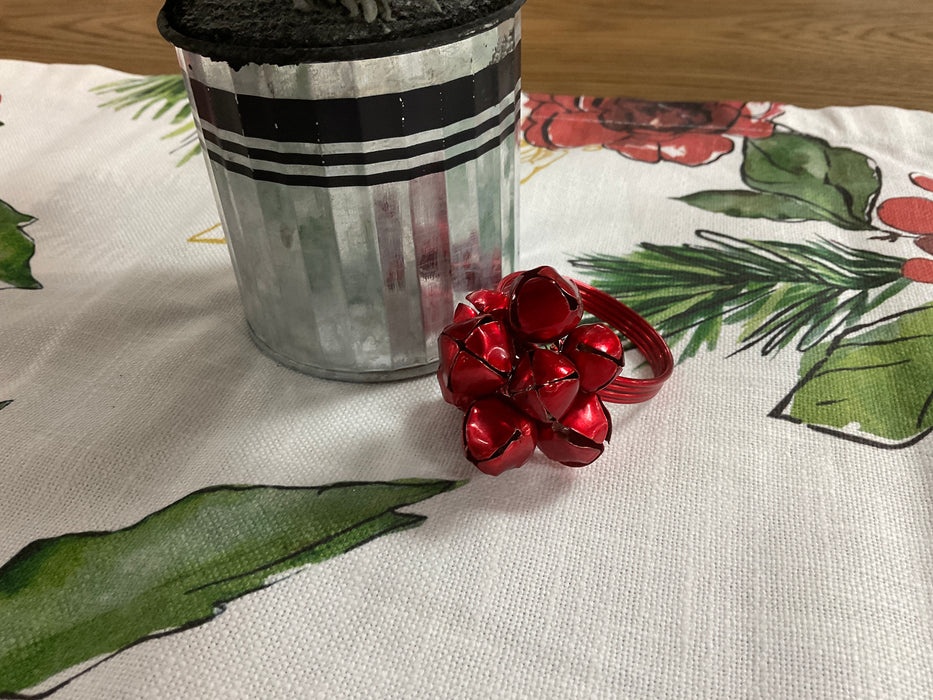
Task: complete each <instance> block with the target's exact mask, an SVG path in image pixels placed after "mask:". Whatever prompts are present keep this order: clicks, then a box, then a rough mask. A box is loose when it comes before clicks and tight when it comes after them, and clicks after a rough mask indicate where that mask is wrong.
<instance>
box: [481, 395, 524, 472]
mask: <svg viewBox="0 0 933 700" xmlns="http://www.w3.org/2000/svg"><path fill="white" fill-rule="evenodd" d="M536 443H537V427H536V426H535V422H534V421H533V420H532V419H531V418H529V417H528V416H527V415H525V414H524V413H522V412H521V411H520V410H518V409H517V408H515V406H513V405H512V404H511V403H510V402H509V401H508V400H507V399H505V398H503V397H501V396H488V397H486V398H482V399H479V400H477V401H475V402H474V403H473V404H472V405H471V406H470V407H469V409H468V410H467V412H466V416H464V419H463V451H464V453H465V454H466V457H467V459H468V460H470V461H471V462H472V463H473V464H475V465H476V466H477V468H478V469H479V470H480V471H482V472H485V473H486V474H490V475H492V476H498V475H499V474H501V473H502V472H504V471H506V470H507V469H516V468H518V467H520V466H522V465H523V464H524V463H525V462H526V461H528V458H529V457H531V455H532V453H533V452H534V451H535V445H536Z"/></svg>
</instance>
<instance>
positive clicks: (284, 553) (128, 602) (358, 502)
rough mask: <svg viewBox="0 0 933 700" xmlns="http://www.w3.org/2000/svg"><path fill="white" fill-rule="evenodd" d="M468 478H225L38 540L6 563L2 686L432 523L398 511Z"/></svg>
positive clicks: (0, 626)
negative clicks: (294, 484) (274, 482)
mask: <svg viewBox="0 0 933 700" xmlns="http://www.w3.org/2000/svg"><path fill="white" fill-rule="evenodd" d="M463 483H465V482H453V481H439V480H438V481H435V480H424V479H411V480H402V481H392V482H375V483H338V484H331V485H327V486H320V487H309V488H288V487H275V486H220V487H215V488H209V489H205V490H202V491H196V492H195V493H192V494H190V495H188V496H186V497H185V498H183V499H181V500H180V501H177V502H175V503H173V504H172V505H170V506H168V507H166V508H164V509H163V510H160V511H157V512H155V513H152V514H151V515H149V516H147V517H145V518H143V519H142V520H140V521H139V522H138V523H136V524H134V525H131V526H129V527H127V528H124V529H122V530H116V531H113V532H83V533H75V534H68V535H63V536H61V537H55V538H52V539H45V540H37V541H35V542H32V543H31V544H29V545H27V546H26V547H24V548H23V549H22V550H21V551H20V552H19V553H18V554H17V555H16V556H14V557H13V558H12V559H11V560H10V561H8V562H7V563H6V564H5V565H4V566H2V567H0V695H4V694H16V693H22V692H23V691H24V690H29V689H33V690H34V689H35V688H36V686H37V685H39V684H42V683H44V682H46V681H49V679H51V682H52V683H55V684H57V685H55V686H54V687H53V688H52V689H53V690H54V689H56V688H58V687H61V685H62V684H64V683H67V682H69V681H70V680H71V678H73V677H74V675H75V674H77V673H81V672H85V671H86V670H88V669H89V668H91V667H93V666H95V665H97V664H98V663H101V662H103V661H105V660H106V659H107V658H109V656H112V655H114V654H116V653H118V652H120V651H122V650H124V649H126V648H127V647H129V646H131V645H134V644H136V643H138V642H140V641H142V640H145V639H148V638H153V637H157V636H163V635H165V634H169V633H172V632H178V631H181V630H185V629H190V628H192V627H196V626H198V625H201V624H204V623H206V622H208V621H210V620H211V619H213V618H214V617H216V616H217V615H219V614H220V613H222V612H223V610H224V606H225V604H226V603H227V602H228V601H231V600H234V599H235V598H239V597H240V596H243V595H245V594H247V593H250V592H252V591H256V590H258V589H260V588H264V587H266V586H269V585H271V584H272V583H274V582H275V581H276V580H278V579H280V578H281V576H282V575H283V574H284V573H285V572H288V571H291V570H293V569H295V568H297V567H300V566H304V565H307V564H312V563H317V562H321V561H323V560H325V559H328V558H330V557H333V556H336V555H338V554H342V553H344V552H347V551H349V550H351V549H353V548H354V547H358V546H360V545H362V544H365V543H367V542H369V541H371V540H373V539H375V538H377V537H379V536H381V535H385V534H387V533H390V532H395V531H398V530H404V529H406V528H410V527H415V526H417V525H420V524H421V523H422V522H423V521H424V520H425V517H424V516H421V515H413V514H408V513H400V512H398V511H397V510H396V509H397V508H401V507H404V506H408V505H411V504H413V503H417V502H419V501H422V500H424V499H427V498H431V497H432V496H435V495H437V494H440V493H443V492H445V491H450V490H451V489H455V488H457V487H458V486H461V485H462V484H463ZM88 664H90V665H88ZM79 665H83V668H76V667H78V666H79ZM68 669H71V671H70V676H71V677H70V678H64V679H63V678H62V676H61V675H59V674H61V673H62V672H63V671H66V670H68ZM53 676H57V677H56V678H54V679H53V678H52V677H53ZM42 692H45V693H47V692H49V690H47V689H46V690H43V691H42Z"/></svg>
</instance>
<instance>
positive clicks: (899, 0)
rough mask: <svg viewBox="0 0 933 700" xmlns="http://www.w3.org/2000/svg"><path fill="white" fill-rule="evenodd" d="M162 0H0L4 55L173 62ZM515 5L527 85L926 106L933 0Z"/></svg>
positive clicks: (605, 92)
mask: <svg viewBox="0 0 933 700" xmlns="http://www.w3.org/2000/svg"><path fill="white" fill-rule="evenodd" d="M288 1H290V0H288ZM161 2H162V0H97V1H96V2H95V3H87V2H74V0H45V1H44V2H36V0H0V36H2V37H3V38H2V41H0V58H16V59H24V60H30V61H43V62H49V63H52V62H55V63H98V64H101V65H105V66H110V67H113V68H118V69H120V70H124V71H128V72H132V73H168V72H175V71H176V70H177V65H176V63H175V56H174V52H173V51H172V49H171V47H170V46H169V45H168V44H166V43H165V42H164V41H163V40H162V38H161V37H160V36H159V34H158V32H157V31H156V29H155V16H156V14H157V12H158V9H159V7H160V6H161ZM522 18H523V27H522V30H523V86H524V89H525V90H527V91H532V92H557V93H563V94H589V95H602V96H615V95H625V96H630V97H642V98H647V99H660V100H709V99H738V100H775V101H780V102H787V103H791V104H796V105H800V106H804V107H819V106H825V105H830V104H838V105H852V104H889V105H896V106H900V107H909V108H918V109H926V110H930V111H933V1H931V0H819V1H818V2H813V0H783V1H782V2H780V3H763V2H755V1H754V0H704V1H702V2H700V1H698V0H576V1H575V2H573V1H568V0H528V3H527V5H526V6H525V8H524V10H523V14H522Z"/></svg>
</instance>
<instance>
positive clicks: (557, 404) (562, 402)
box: [509, 348, 580, 421]
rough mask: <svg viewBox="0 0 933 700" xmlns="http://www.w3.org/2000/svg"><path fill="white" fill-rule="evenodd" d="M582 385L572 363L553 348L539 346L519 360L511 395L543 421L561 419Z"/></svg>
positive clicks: (525, 409) (521, 405) (533, 415)
mask: <svg viewBox="0 0 933 700" xmlns="http://www.w3.org/2000/svg"><path fill="white" fill-rule="evenodd" d="M579 388H580V377H579V375H578V374H577V368H576V367H574V366H573V363H572V362H571V361H570V360H569V359H568V358H566V357H565V356H563V355H561V354H560V353H556V352H554V351H552V350H545V349H539V348H536V349H534V350H532V351H530V352H529V353H527V354H526V355H525V356H524V357H522V358H521V359H520V360H519V361H518V365H517V366H516V367H515V371H514V372H513V373H512V380H511V381H510V382H509V395H510V396H511V397H512V400H513V401H514V402H515V405H516V406H518V407H519V408H520V409H522V410H523V411H525V413H527V414H528V415H530V416H532V417H533V418H536V419H537V420H540V421H552V420H559V419H560V417H561V416H563V415H564V413H565V412H566V411H567V409H568V408H570V404H572V403H573V400H574V399H575V398H576V396H577V391H578V390H579Z"/></svg>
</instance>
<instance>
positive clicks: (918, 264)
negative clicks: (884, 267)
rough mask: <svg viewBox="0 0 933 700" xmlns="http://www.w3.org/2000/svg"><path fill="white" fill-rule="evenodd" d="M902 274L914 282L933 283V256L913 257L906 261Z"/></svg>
mask: <svg viewBox="0 0 933 700" xmlns="http://www.w3.org/2000/svg"><path fill="white" fill-rule="evenodd" d="M901 274H902V275H904V277H906V278H907V279H909V280H913V281H914V282H926V283H928V284H933V258H911V259H910V260H908V261H907V262H905V263H904V266H903V267H902V268H901Z"/></svg>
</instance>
